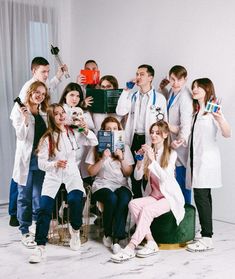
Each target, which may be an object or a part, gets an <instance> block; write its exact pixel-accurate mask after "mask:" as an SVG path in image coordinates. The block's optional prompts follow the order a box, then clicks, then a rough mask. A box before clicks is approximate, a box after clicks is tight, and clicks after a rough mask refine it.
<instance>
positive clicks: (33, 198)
mask: <svg viewBox="0 0 235 279" xmlns="http://www.w3.org/2000/svg"><path fill="white" fill-rule="evenodd" d="M44 174H45V172H44V171H41V170H29V174H28V179H27V183H26V186H23V185H18V200H17V219H18V221H19V223H20V227H19V229H20V231H21V233H22V234H25V233H28V232H29V226H31V224H32V220H34V221H37V210H38V209H39V204H40V197H41V191H42V183H43V180H44Z"/></svg>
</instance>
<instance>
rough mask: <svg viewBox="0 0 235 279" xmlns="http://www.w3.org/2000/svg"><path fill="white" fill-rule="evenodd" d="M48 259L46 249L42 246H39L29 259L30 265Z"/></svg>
mask: <svg viewBox="0 0 235 279" xmlns="http://www.w3.org/2000/svg"><path fill="white" fill-rule="evenodd" d="M45 258H46V249H45V247H42V246H37V247H36V248H35V249H33V252H32V254H31V256H30V257H29V263H40V262H41V261H42V260H43V259H45Z"/></svg>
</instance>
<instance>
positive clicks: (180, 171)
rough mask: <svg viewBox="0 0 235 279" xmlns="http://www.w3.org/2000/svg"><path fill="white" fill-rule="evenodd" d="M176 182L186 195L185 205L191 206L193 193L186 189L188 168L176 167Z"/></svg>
mask: <svg viewBox="0 0 235 279" xmlns="http://www.w3.org/2000/svg"><path fill="white" fill-rule="evenodd" d="M175 170H176V180H177V182H178V183H179V185H180V188H181V191H182V193H183V195H184V200H185V203H187V204H191V196H192V191H191V190H188V189H186V187H185V177H186V168H185V167H184V166H179V167H176V169H175Z"/></svg>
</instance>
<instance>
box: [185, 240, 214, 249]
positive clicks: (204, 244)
mask: <svg viewBox="0 0 235 279" xmlns="http://www.w3.org/2000/svg"><path fill="white" fill-rule="evenodd" d="M213 249H214V246H213V242H212V239H211V238H210V237H202V238H201V239H199V240H198V241H196V242H195V243H192V244H188V245H187V248H186V250H188V251H190V252H205V251H209V250H213Z"/></svg>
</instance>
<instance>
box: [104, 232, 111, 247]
mask: <svg viewBox="0 0 235 279" xmlns="http://www.w3.org/2000/svg"><path fill="white" fill-rule="evenodd" d="M112 243H113V241H112V238H111V237H110V236H107V237H106V236H105V235H104V237H103V244H104V246H105V247H107V248H111V246H112Z"/></svg>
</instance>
